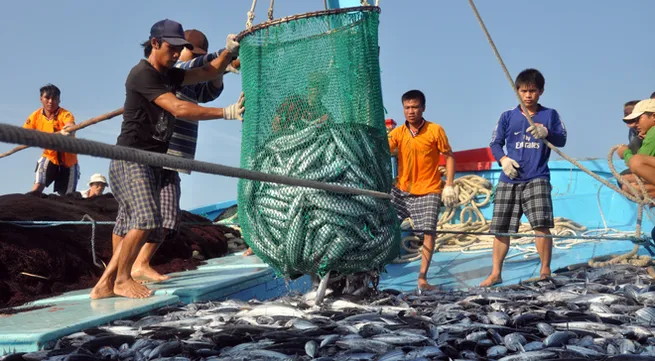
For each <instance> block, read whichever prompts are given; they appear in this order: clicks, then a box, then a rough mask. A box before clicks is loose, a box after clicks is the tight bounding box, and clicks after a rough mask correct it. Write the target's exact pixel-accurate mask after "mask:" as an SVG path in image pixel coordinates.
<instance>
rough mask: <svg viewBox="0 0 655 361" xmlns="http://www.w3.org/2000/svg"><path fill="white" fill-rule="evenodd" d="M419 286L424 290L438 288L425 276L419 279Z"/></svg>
mask: <svg viewBox="0 0 655 361" xmlns="http://www.w3.org/2000/svg"><path fill="white" fill-rule="evenodd" d="M418 288H419V289H420V290H423V291H434V290H436V289H437V287H436V286H433V285H431V284H429V283H428V280H426V279H424V278H419V279H418Z"/></svg>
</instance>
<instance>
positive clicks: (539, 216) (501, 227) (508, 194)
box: [489, 178, 555, 233]
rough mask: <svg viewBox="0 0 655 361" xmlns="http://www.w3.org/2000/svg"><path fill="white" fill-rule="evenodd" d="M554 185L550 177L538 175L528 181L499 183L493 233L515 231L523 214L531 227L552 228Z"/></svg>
mask: <svg viewBox="0 0 655 361" xmlns="http://www.w3.org/2000/svg"><path fill="white" fill-rule="evenodd" d="M551 191H552V186H551V184H550V181H548V180H547V179H543V178H539V179H534V180H531V181H529V182H526V183H505V182H498V186H497V187H496V198H495V202H494V214H493V217H492V218H491V227H490V230H489V231H490V232H492V233H514V232H517V231H518V230H519V226H520V225H521V216H522V215H523V214H525V216H526V217H527V218H528V222H530V226H532V228H533V229H535V228H553V227H554V226H555V222H554V220H553V200H552V198H551V195H550V193H551Z"/></svg>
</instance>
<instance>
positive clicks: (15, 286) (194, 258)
mask: <svg viewBox="0 0 655 361" xmlns="http://www.w3.org/2000/svg"><path fill="white" fill-rule="evenodd" d="M117 211H118V204H117V202H116V200H115V199H114V197H113V195H111V194H105V195H102V196H99V197H94V198H90V199H82V198H80V197H74V196H66V197H60V196H56V195H50V196H47V197H45V196H44V197H37V196H32V195H23V194H9V195H5V196H0V220H3V221H29V220H39V221H80V220H82V217H83V216H84V215H85V214H87V215H89V216H90V217H91V218H92V219H94V220H95V221H98V222H100V221H114V220H115V217H116V213H117ZM182 222H203V223H206V224H207V225H203V224H193V225H185V224H182V226H181V228H180V232H179V234H178V236H177V237H176V238H175V239H174V240H172V241H166V242H164V243H163V244H162V246H161V248H160V249H159V250H158V251H157V253H156V254H155V256H154V258H153V261H152V264H153V267H154V268H155V269H156V270H158V271H159V272H162V273H170V272H177V271H183V270H187V269H195V268H196V266H197V265H198V264H200V263H201V262H202V259H208V258H213V257H220V256H223V255H225V254H226V253H227V252H228V237H230V236H229V235H227V236H226V234H228V233H231V234H232V235H233V236H235V237H240V234H239V232H238V231H236V230H234V229H232V228H228V227H225V226H219V225H213V224H212V223H211V221H209V220H208V219H206V218H204V217H201V216H198V215H194V214H191V213H189V212H186V211H184V212H183V214H182ZM112 229H113V225H97V226H96V234H95V251H96V256H97V262H98V263H100V264H101V263H102V262H103V261H104V262H105V263H108V262H109V260H110V258H111V232H112ZM90 240H91V225H59V226H55V227H52V226H49V227H29V228H28V227H23V226H18V225H13V224H0V308H3V307H13V306H16V305H20V304H22V303H24V302H28V301H32V300H35V299H39V298H44V297H48V296H52V295H55V294H59V293H62V292H66V291H70V290H76V289H83V288H89V287H92V286H93V285H94V284H95V282H96V281H97V280H98V278H99V277H100V275H101V274H102V271H103V270H104V266H102V265H101V267H98V266H96V265H94V263H93V258H92V252H91V241H90ZM194 251H195V252H194Z"/></svg>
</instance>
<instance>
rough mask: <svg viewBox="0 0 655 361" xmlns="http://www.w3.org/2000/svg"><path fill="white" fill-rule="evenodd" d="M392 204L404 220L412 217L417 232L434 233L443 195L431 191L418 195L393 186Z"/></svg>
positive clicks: (399, 217) (401, 219) (400, 218)
mask: <svg viewBox="0 0 655 361" xmlns="http://www.w3.org/2000/svg"><path fill="white" fill-rule="evenodd" d="M391 205H392V206H393V208H394V209H395V210H396V214H397V215H398V219H399V220H400V221H401V222H402V221H403V220H405V218H411V220H412V222H413V223H414V229H415V230H416V233H424V234H434V232H435V231H436V230H437V222H438V221H439V207H440V206H441V195H440V194H437V193H430V194H426V195H422V196H416V195H413V194H410V193H407V192H403V191H401V190H400V189H398V188H396V187H393V188H391Z"/></svg>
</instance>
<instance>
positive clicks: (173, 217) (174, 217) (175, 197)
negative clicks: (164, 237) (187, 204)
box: [159, 169, 181, 232]
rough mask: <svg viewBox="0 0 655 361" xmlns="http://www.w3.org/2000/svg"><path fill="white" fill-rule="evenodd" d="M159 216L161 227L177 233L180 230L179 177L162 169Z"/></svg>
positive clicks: (174, 172) (170, 171)
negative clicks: (161, 220)
mask: <svg viewBox="0 0 655 361" xmlns="http://www.w3.org/2000/svg"><path fill="white" fill-rule="evenodd" d="M159 197H160V199H161V216H162V219H163V222H162V227H164V228H166V229H168V230H172V231H175V232H177V231H178V230H179V229H180V219H181V214H180V175H179V174H178V173H177V172H176V171H172V170H168V169H164V170H163V171H162V175H161V192H160V193H159Z"/></svg>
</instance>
